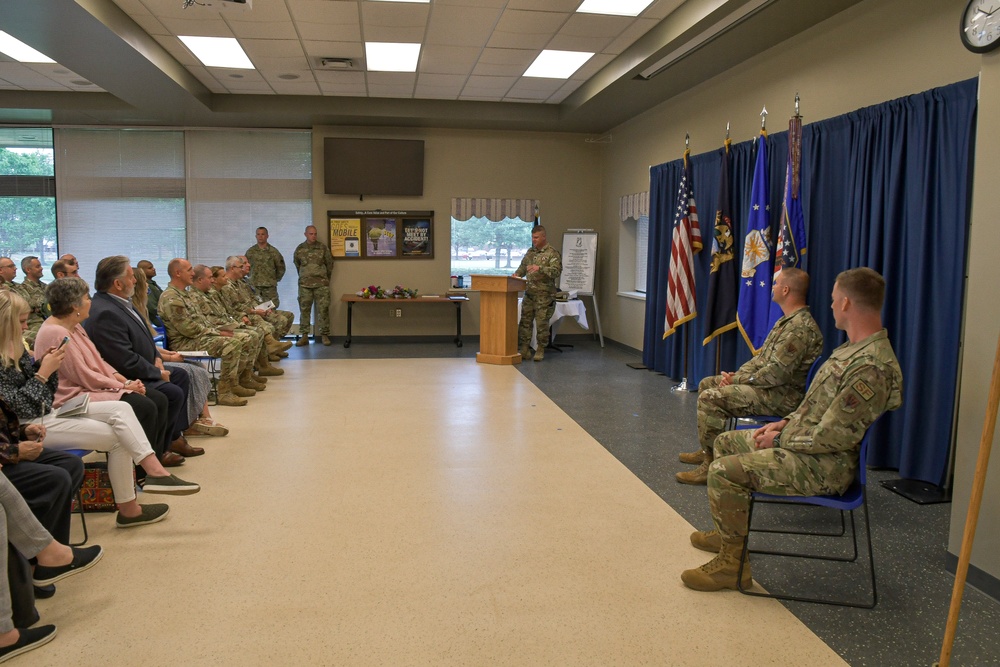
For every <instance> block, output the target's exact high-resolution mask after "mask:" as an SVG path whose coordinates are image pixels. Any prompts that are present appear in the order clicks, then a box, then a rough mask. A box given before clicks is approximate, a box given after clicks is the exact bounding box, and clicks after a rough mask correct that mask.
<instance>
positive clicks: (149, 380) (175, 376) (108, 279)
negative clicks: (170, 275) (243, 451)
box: [83, 255, 198, 468]
mask: <svg viewBox="0 0 1000 667" xmlns="http://www.w3.org/2000/svg"><path fill="white" fill-rule="evenodd" d="M94 288H95V289H96V290H97V292H96V294H94V302H93V304H92V305H91V308H90V317H89V318H88V319H87V320H86V321H85V322H84V324H83V328H84V329H85V330H86V331H87V335H89V336H90V340H91V341H92V342H93V343H94V347H96V348H97V350H98V352H100V353H101V357H103V358H104V360H105V361H107V362H108V363H109V364H110V365H111V367H112V368H114V369H115V370H116V371H118V372H119V373H121V374H122V375H123V376H125V378H127V379H129V380H141V381H142V383H143V384H144V385H145V386H146V388H147V389H150V390H153V391H157V392H159V393H161V394H163V395H164V396H166V397H167V419H166V420H165V422H164V423H163V426H162V429H163V433H162V434H160V435H159V437H158V438H156V439H153V438H150V439H149V442H150V444H151V445H152V446H153V450H154V451H155V452H156V453H157V455H159V457H160V462H161V463H163V465H164V466H166V467H168V468H169V467H172V466H177V465H181V464H182V463H184V456H182V455H180V454H177V453H176V451H171V450H172V449H173V450H187V449H186V447H184V445H186V444H187V440H186V439H184V435H183V433H184V431H185V430H186V429H187V427H188V425H189V424H190V422H189V421H188V419H187V409H186V406H187V397H188V391H189V387H190V376H189V375H188V374H187V372H186V371H185V370H184V369H174V370H172V371H168V370H167V369H166V368H165V367H164V365H163V360H162V359H161V358H160V355H159V353H158V352H157V349H156V344H155V343H154V342H153V336H152V334H150V331H149V327H148V326H147V325H146V320H145V319H143V317H142V316H141V315H140V314H139V313H137V312H136V311H135V309H134V308H132V301H131V299H132V295H133V294H134V292H135V275H134V273H133V271H132V267H131V266H130V265H129V261H128V257H125V256H124V255H113V256H111V257H105V258H104V259H102V260H101V261H100V262H98V263H97V276H96V280H95V281H94ZM178 441H180V442H178ZM197 450H198V448H191V449H190V450H187V451H189V452H190V453H191V454H192V455H197Z"/></svg>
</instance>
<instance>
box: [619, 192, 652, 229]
mask: <svg viewBox="0 0 1000 667" xmlns="http://www.w3.org/2000/svg"><path fill="white" fill-rule="evenodd" d="M619 209H620V211H621V219H622V222H625V221H626V220H628V219H632V220H638V219H639V218H641V217H646V218H648V217H649V192H636V193H635V194H631V195H622V198H621V200H620V201H619Z"/></svg>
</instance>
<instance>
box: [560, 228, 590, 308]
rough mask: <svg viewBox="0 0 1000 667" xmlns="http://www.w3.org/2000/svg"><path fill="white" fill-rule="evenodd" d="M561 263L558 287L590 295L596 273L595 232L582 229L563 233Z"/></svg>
mask: <svg viewBox="0 0 1000 667" xmlns="http://www.w3.org/2000/svg"><path fill="white" fill-rule="evenodd" d="M562 265H563V270H562V276H561V277H560V278H559V289H561V290H563V291H564V292H569V291H572V290H576V291H577V292H578V293H579V294H581V295H591V296H592V295H593V294H594V275H595V274H596V273H597V232H594V231H590V230H582V231H575V232H566V233H565V234H563V243H562Z"/></svg>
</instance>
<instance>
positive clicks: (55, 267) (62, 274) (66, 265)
mask: <svg viewBox="0 0 1000 667" xmlns="http://www.w3.org/2000/svg"><path fill="white" fill-rule="evenodd" d="M52 277H53V278H55V279H56V280H59V279H60V278H79V277H80V269H79V267H78V266H77V265H76V264H75V263H71V262H70V261H69V260H68V259H57V260H56V261H55V262H53V263H52Z"/></svg>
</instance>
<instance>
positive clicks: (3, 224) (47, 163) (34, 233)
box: [0, 148, 56, 267]
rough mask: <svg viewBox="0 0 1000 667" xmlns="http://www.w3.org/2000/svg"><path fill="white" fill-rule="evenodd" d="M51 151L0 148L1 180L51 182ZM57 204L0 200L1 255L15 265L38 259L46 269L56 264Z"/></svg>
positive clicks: (40, 200) (46, 200)
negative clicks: (22, 178)
mask: <svg viewBox="0 0 1000 667" xmlns="http://www.w3.org/2000/svg"><path fill="white" fill-rule="evenodd" d="M54 173H55V171H54V166H53V160H52V151H51V150H44V149H36V150H26V151H13V150H9V149H6V148H0V177H4V176H27V177H32V176H35V177H47V178H51V177H52V176H53V174H54ZM55 241H56V203H55V198H54V197H0V255H3V256H6V257H10V258H11V259H14V260H15V262H17V261H19V260H20V258H21V257H25V256H27V255H37V256H38V258H39V259H40V261H41V262H42V265H43V266H45V267H48V266H49V265H50V264H51V263H52V261H54V260H55V258H56V255H55Z"/></svg>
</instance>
